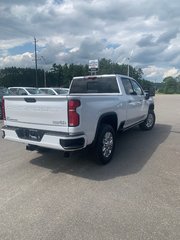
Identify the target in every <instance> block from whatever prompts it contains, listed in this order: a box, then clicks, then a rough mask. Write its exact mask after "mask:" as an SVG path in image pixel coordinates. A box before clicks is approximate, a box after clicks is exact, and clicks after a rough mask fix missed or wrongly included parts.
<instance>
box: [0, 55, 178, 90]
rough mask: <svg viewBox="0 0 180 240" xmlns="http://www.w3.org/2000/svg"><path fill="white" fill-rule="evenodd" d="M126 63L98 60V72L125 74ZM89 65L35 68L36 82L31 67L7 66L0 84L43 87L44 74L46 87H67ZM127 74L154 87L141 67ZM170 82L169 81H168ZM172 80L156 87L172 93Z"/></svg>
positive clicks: (130, 69)
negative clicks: (46, 68)
mask: <svg viewBox="0 0 180 240" xmlns="http://www.w3.org/2000/svg"><path fill="white" fill-rule="evenodd" d="M127 72H128V65H127V64H118V63H114V62H112V61H111V60H109V59H105V58H103V59H101V60H99V70H98V72H97V73H98V74H113V73H114V74H123V75H127ZM89 74H90V73H89V67H88V65H87V64H85V65H82V64H73V63H72V64H64V65H61V64H56V63H54V64H53V65H52V67H51V69H50V70H49V71H46V72H45V74H44V70H43V69H38V70H37V82H36V72H35V69H32V68H17V67H8V68H4V69H0V86H4V87H12V86H22V87H44V84H45V76H46V86H47V87H69V85H70V83H71V80H72V78H73V77H75V76H85V75H89ZM129 76H130V77H133V78H134V79H136V80H137V81H138V82H139V83H140V84H141V85H142V87H143V88H144V89H145V90H146V89H149V88H150V87H154V83H152V82H150V81H147V80H145V79H143V71H142V69H141V68H134V67H132V66H131V65H130V66H129ZM170 82H171V83H170ZM173 83H174V82H173V81H172V80H171V81H170V80H169V79H164V81H163V83H162V84H160V85H159V86H158V85H156V88H158V89H160V91H161V92H164V93H174V89H176V90H177V89H178V84H179V83H178V84H176V88H175V87H174V86H175V84H174V85H173Z"/></svg>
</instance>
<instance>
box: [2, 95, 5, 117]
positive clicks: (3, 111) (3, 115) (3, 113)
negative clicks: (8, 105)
mask: <svg viewBox="0 0 180 240" xmlns="http://www.w3.org/2000/svg"><path fill="white" fill-rule="evenodd" d="M2 117H3V120H6V113H5V101H4V98H2Z"/></svg>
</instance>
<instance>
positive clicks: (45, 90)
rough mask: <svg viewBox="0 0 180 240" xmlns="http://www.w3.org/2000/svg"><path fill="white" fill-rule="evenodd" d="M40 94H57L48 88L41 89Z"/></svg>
mask: <svg viewBox="0 0 180 240" xmlns="http://www.w3.org/2000/svg"><path fill="white" fill-rule="evenodd" d="M38 93H39V94H48V95H56V94H55V92H54V91H53V90H52V89H47V88H44V89H43V88H41V89H39V91H38Z"/></svg>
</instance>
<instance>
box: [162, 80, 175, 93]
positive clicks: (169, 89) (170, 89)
mask: <svg viewBox="0 0 180 240" xmlns="http://www.w3.org/2000/svg"><path fill="white" fill-rule="evenodd" d="M163 83H164V93H166V94H173V93H176V89H177V82H176V79H174V78H173V77H166V78H164V80H163Z"/></svg>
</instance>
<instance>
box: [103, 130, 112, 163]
mask: <svg viewBox="0 0 180 240" xmlns="http://www.w3.org/2000/svg"><path fill="white" fill-rule="evenodd" d="M113 144H114V142H113V135H112V133H111V132H106V134H105V135H104V138H103V146H102V153H103V156H104V157H105V158H108V157H109V156H110V155H111V153H112V150H113Z"/></svg>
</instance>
